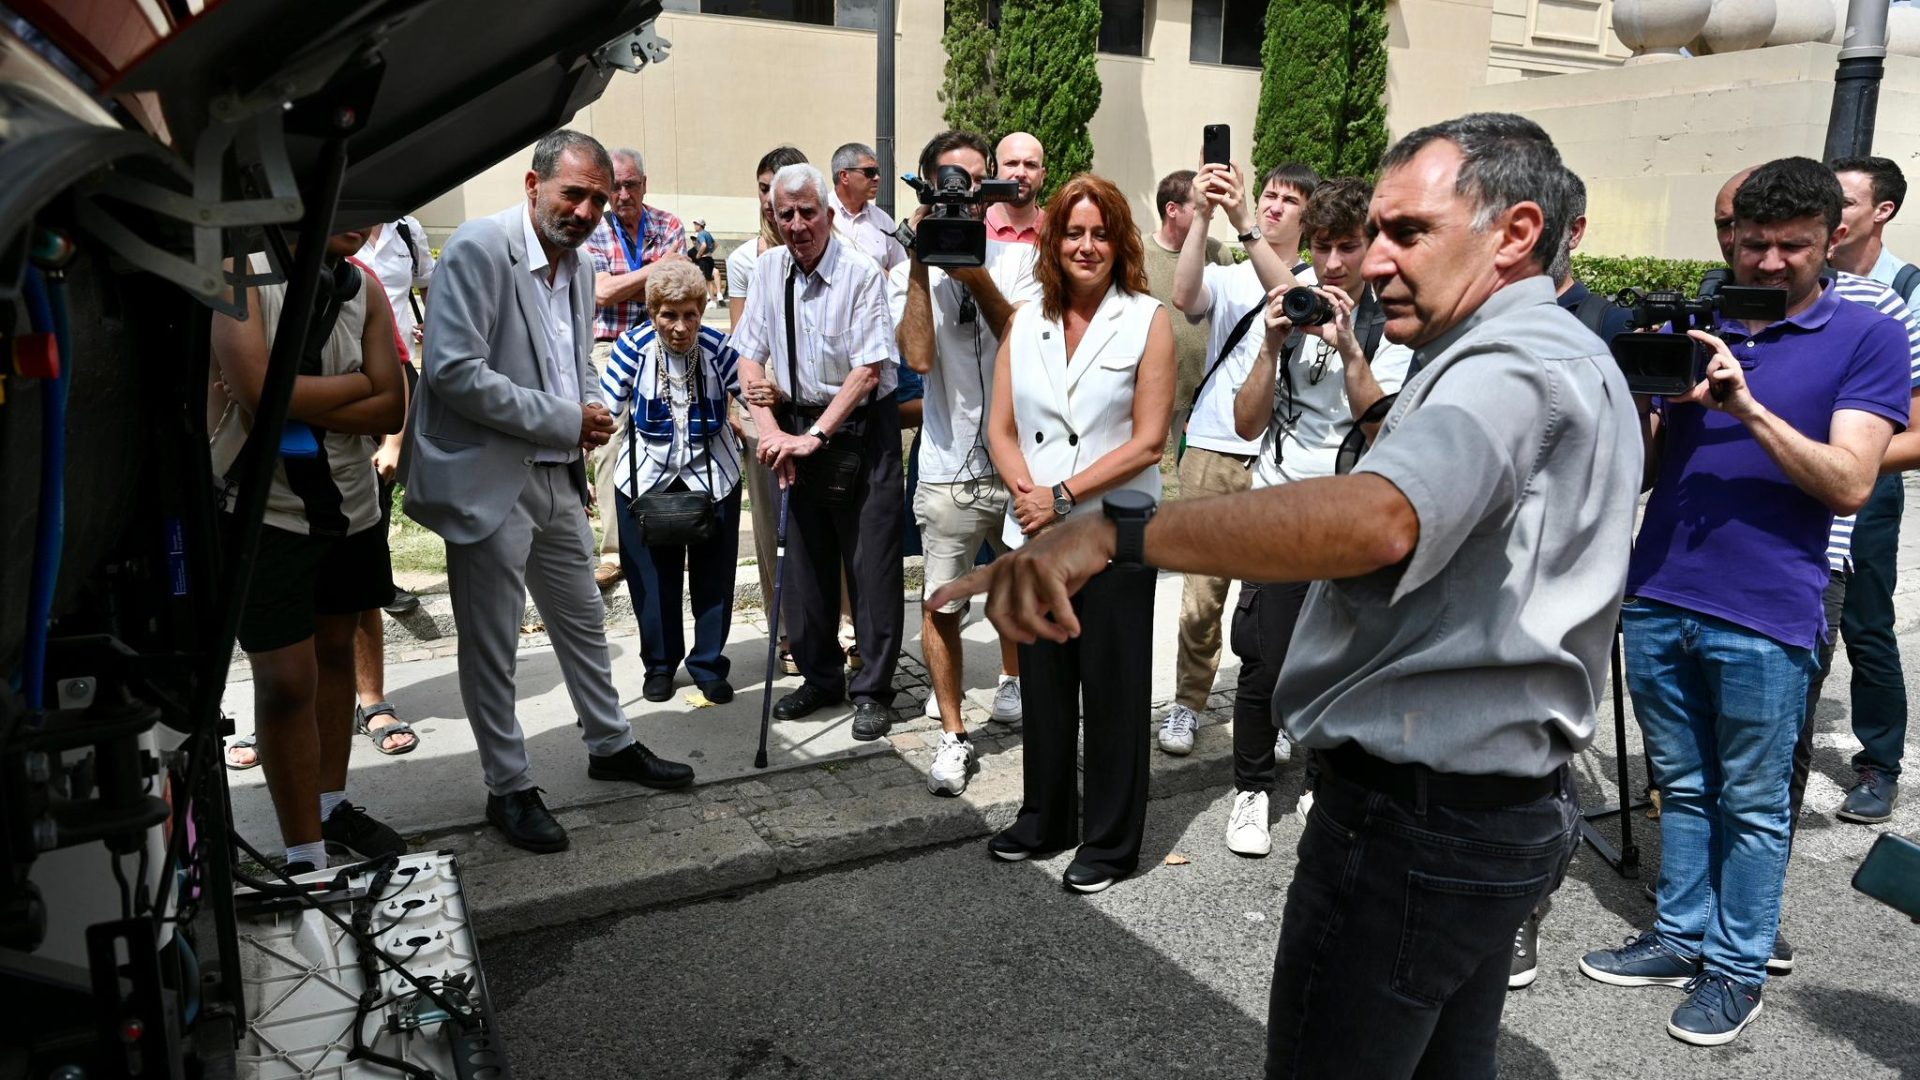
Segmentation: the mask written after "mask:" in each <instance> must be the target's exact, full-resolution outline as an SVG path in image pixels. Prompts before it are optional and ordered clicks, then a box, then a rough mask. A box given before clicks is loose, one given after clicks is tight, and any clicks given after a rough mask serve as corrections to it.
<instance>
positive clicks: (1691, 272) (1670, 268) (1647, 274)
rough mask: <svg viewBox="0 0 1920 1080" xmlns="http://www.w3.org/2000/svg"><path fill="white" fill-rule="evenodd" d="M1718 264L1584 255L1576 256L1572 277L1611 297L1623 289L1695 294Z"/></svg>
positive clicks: (1638, 256) (1643, 257)
mask: <svg viewBox="0 0 1920 1080" xmlns="http://www.w3.org/2000/svg"><path fill="white" fill-rule="evenodd" d="M1721 265H1722V264H1720V263H1717V262H1700V261H1696V260H1693V259H1655V258H1651V257H1649V256H1644V255H1636V256H1631V257H1629V256H1619V255H1582V254H1580V253H1579V252H1575V253H1574V256H1573V276H1574V277H1576V278H1578V279H1579V280H1580V282H1581V284H1583V285H1585V286H1586V287H1587V288H1589V289H1592V290H1593V291H1594V292H1597V293H1601V294H1603V295H1606V296H1611V295H1613V294H1614V293H1617V292H1619V291H1620V290H1621V289H1627V288H1633V289H1639V290H1641V291H1643V292H1645V291H1647V290H1649V289H1671V290H1673V291H1675V292H1684V293H1686V294H1687V295H1688V296H1692V295H1693V290H1694V287H1695V286H1697V285H1699V284H1700V279H1701V278H1702V277H1705V276H1706V273H1707V271H1709V270H1715V269H1718V268H1719V267H1720V266H1721Z"/></svg>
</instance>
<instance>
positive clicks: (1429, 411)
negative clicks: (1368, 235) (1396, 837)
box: [1274, 277, 1642, 776]
mask: <svg viewBox="0 0 1920 1080" xmlns="http://www.w3.org/2000/svg"><path fill="white" fill-rule="evenodd" d="M1416 366H1417V367H1418V368H1419V374H1417V375H1415V376H1413V377H1412V378H1410V379H1409V380H1408V382H1407V384H1406V386H1405V388H1404V389H1403V390H1402V391H1401V394H1400V398H1399V400H1398V401H1397V402H1396V403H1395V405H1394V408H1393V410H1392V412H1390V413H1389V414H1388V416H1387V420H1386V423H1385V425H1384V426H1383V428H1382V434H1381V436H1380V438H1379V440H1378V442H1377V444H1376V445H1375V446H1374V448H1373V450H1372V451H1370V452H1369V453H1368V454H1367V456H1366V457H1365V458H1364V459H1363V460H1362V461H1361V463H1360V465H1359V467H1358V469H1357V470H1356V471H1357V472H1370V473H1376V474H1378V475H1380V476H1383V477H1385V478H1386V479H1388V480H1389V481H1391V482H1392V483H1393V484H1394V486H1395V487H1397V488H1399V489H1400V491H1401V493H1402V494H1403V495H1405V496H1406V497H1407V500H1408V501H1409V502H1411V503H1412V504H1413V508H1414V511H1415V513H1416V514H1417V516H1418V517H1419V521H1420V537H1419V540H1418V543H1417V544H1416V546H1415V548H1414V551H1413V554H1412V555H1411V556H1410V557H1409V558H1408V560H1407V561H1406V562H1405V563H1403V564H1401V565H1400V566H1397V567H1392V568H1389V569H1387V570H1382V571H1378V572H1376V573H1373V574H1368V575H1364V576H1362V577H1358V578H1349V579H1345V580H1341V581H1323V582H1318V583H1316V584H1314V586H1313V587H1312V590H1311V591H1310V592H1309V594H1308V597H1307V601H1306V607H1305V609H1304V610H1303V611H1302V612H1301V615H1300V622H1299V624H1298V627H1297V628H1296V630H1295V632H1294V636H1293V644H1292V647H1291V648H1290V649H1289V651H1288V654H1287V659H1286V663H1285V664H1284V666H1283V667H1282V669H1281V672H1280V680H1279V685H1278V686H1277V687H1276V689H1275V693H1274V709H1275V711H1276V712H1277V714H1278V715H1279V716H1280V717H1281V718H1282V719H1283V720H1284V722H1285V724H1286V727H1287V730H1288V731H1289V732H1290V733H1291V734H1292V735H1293V737H1294V738H1295V739H1297V740H1299V741H1300V743H1301V744H1302V745H1305V746H1309V747H1316V748H1331V747H1334V746H1338V745H1340V744H1342V743H1346V742H1354V743H1357V744H1359V746H1360V747H1361V748H1363V749H1365V750H1366V751H1367V752H1369V753H1371V754H1373V755H1375V756H1377V757H1381V758H1385V759H1386V760H1389V761H1397V762H1417V763H1420V764H1423V765H1426V766H1428V767H1429V768H1432V769H1435V770H1437V771H1441V772H1454V773H1476V774H1487V773H1492V774H1501V775H1508V776H1545V775H1547V774H1548V773H1551V772H1552V771H1553V770H1554V769H1555V768H1558V767H1559V766H1560V765H1561V764H1562V763H1564V762H1565V761H1566V760H1567V759H1568V758H1569V757H1570V756H1572V754H1573V753H1574V752H1575V751H1577V750H1579V749H1581V748H1582V747H1584V746H1586V745H1587V744H1588V743H1590V742H1592V741H1593V727H1594V715H1595V704H1596V702H1597V701H1598V699H1599V697H1600V695H1601V693H1602V692H1603V691H1604V687H1605V682H1606V677H1607V657H1608V651H1609V649H1610V648H1611V647H1612V642H1613V630H1614V624H1615V621H1616V619H1617V617H1618V613H1619V607H1620V596H1621V590H1622V589H1623V588H1624V587H1625V583H1626V573H1627V555H1628V553H1629V551H1630V550H1631V547H1632V542H1633V511H1634V500H1635V497H1636V495H1637V493H1638V491H1639V486H1640V476H1641V460H1642V449H1641V443H1640V431H1639V427H1638V414H1637V411H1636V410H1635V407H1634V404H1633V399H1632V397H1631V395H1630V394H1629V393H1628V391H1627V385H1626V380H1625V379H1624V377H1622V376H1621V374H1620V369H1619V367H1618V366H1617V365H1616V364H1615V363H1614V362H1613V359H1612V357H1611V356H1610V355H1609V354H1608V352H1607V349H1606V346H1605V345H1603V344H1602V343H1601V341H1600V339H1599V338H1598V337H1596V336H1594V334H1593V333H1592V332H1591V331H1589V330H1587V328H1586V327H1584V326H1582V325H1581V324H1580V322H1579V320H1578V319H1576V318H1574V317H1573V316H1572V315H1571V314H1569V313H1568V312H1566V311H1565V310H1563V309H1561V308H1560V307H1559V305H1558V304H1556V303H1555V302H1554V292H1553V287H1552V285H1551V284H1550V283H1549V281H1548V280H1547V278H1545V277H1533V278H1528V279H1526V280H1523V281H1519V282H1515V283H1514V284H1512V285H1509V286H1507V287H1505V288H1503V289H1501V290H1499V291H1498V292H1496V293H1494V295H1493V296H1492V297H1491V298H1490V299H1488V300H1487V302H1486V303H1485V304H1483V305H1481V307H1480V309H1479V310H1478V311H1477V312H1475V313H1474V314H1473V315H1472V316H1470V317H1469V318H1468V319H1467V320H1466V321H1465V322H1463V323H1462V324H1461V325H1460V326H1457V327H1455V328H1454V329H1452V330H1450V331H1448V332H1447V333H1446V334H1445V335H1443V336H1442V337H1441V338H1439V339H1438V340H1436V341H1434V342H1432V343H1430V344H1429V345H1428V346H1426V347H1425V348H1423V349H1421V350H1420V353H1419V356H1418V357H1417V359H1416Z"/></svg>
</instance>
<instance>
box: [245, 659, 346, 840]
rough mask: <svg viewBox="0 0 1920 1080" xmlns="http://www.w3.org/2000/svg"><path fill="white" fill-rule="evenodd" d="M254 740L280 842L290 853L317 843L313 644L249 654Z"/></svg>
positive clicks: (317, 742)
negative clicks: (301, 846)
mask: <svg viewBox="0 0 1920 1080" xmlns="http://www.w3.org/2000/svg"><path fill="white" fill-rule="evenodd" d="M247 659H248V661H249V662H251V664H252V666H253V711H254V729H255V737H256V738H258V739H259V741H260V768H261V769H262V770H264V772H265V775H266V778H267V794H268V795H269V796H271V797H272V799H273V812H274V816H275V817H277V818H278V819H279V821H280V839H281V841H282V842H283V843H284V844H286V846H288V847H297V846H298V845H301V844H314V843H318V842H319V841H320V792H321V791H322V790H329V791H332V790H338V789H335V788H326V789H322V788H321V786H320V779H321V768H320V737H319V733H318V731H317V729H316V728H315V725H314V721H313V717H314V712H313V709H314V701H313V698H314V689H315V684H316V683H317V681H318V673H317V671H316V665H315V661H314V640H313V639H312V638H308V639H306V640H305V641H301V642H297V643H295V644H292V645H288V646H285V647H284V648H279V649H272V650H269V651H267V652H258V653H249V654H247Z"/></svg>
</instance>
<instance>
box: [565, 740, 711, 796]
mask: <svg viewBox="0 0 1920 1080" xmlns="http://www.w3.org/2000/svg"><path fill="white" fill-rule="evenodd" d="M587 775H588V776H589V777H591V778H593V779H595V780H631V781H632V782H634V783H636V784H639V785H640V786H641V787H650V788H683V787H686V786H687V785H688V784H691V783H693V767H692V766H690V765H682V764H680V763H679V762H677V761H668V760H667V759H666V758H663V757H655V756H654V753H653V751H651V750H649V749H647V748H646V747H644V746H642V745H640V744H639V743H634V744H633V745H632V746H629V747H627V748H626V749H625V750H622V751H620V752H619V753H617V754H588V755H587Z"/></svg>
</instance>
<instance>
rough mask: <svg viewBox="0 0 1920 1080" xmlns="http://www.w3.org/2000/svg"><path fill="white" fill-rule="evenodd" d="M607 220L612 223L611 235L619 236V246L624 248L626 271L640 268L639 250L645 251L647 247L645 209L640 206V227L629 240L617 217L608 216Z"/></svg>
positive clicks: (630, 271)
mask: <svg viewBox="0 0 1920 1080" xmlns="http://www.w3.org/2000/svg"><path fill="white" fill-rule="evenodd" d="M608 220H609V221H611V222H612V224H613V235H615V236H617V237H619V238H620V246H621V247H622V248H624V249H626V252H627V272H628V273H632V272H633V271H635V270H638V269H640V254H641V252H643V251H645V250H646V247H647V212H646V210H645V209H644V208H642V209H641V211H640V227H639V228H638V229H637V230H635V232H634V236H633V239H632V240H631V241H629V240H628V239H627V233H626V230H625V229H622V228H621V227H620V219H619V218H609V219H608Z"/></svg>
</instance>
